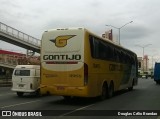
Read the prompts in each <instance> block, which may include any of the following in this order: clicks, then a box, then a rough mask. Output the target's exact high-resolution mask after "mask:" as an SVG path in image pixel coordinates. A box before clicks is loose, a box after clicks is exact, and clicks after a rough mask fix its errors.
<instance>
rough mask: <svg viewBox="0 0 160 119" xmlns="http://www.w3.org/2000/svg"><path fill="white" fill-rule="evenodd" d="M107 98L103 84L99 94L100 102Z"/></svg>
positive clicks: (105, 85)
mask: <svg viewBox="0 0 160 119" xmlns="http://www.w3.org/2000/svg"><path fill="white" fill-rule="evenodd" d="M106 97H107V84H105V83H104V84H103V86H102V92H101V96H100V100H105V99H106Z"/></svg>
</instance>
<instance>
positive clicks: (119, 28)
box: [106, 21, 133, 45]
mask: <svg viewBox="0 0 160 119" xmlns="http://www.w3.org/2000/svg"><path fill="white" fill-rule="evenodd" d="M132 22H133V21H130V22H128V23H126V24H124V25H123V26H121V27H115V26H112V25H106V26H110V27H113V28H116V29H118V32H119V38H118V40H119V45H120V31H121V28H123V27H124V26H126V25H127V24H130V23H132Z"/></svg>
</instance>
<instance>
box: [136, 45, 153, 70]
mask: <svg viewBox="0 0 160 119" xmlns="http://www.w3.org/2000/svg"><path fill="white" fill-rule="evenodd" d="M149 45H152V44H147V45H142V46H141V45H136V46H138V47H141V48H143V72H144V48H145V47H148V46H149Z"/></svg>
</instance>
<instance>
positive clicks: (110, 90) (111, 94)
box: [107, 82, 114, 98]
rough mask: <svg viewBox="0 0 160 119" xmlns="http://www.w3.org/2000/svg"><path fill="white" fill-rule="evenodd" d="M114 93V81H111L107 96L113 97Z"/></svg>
mask: <svg viewBox="0 0 160 119" xmlns="http://www.w3.org/2000/svg"><path fill="white" fill-rule="evenodd" d="M113 93H114V84H113V82H111V83H110V85H109V87H108V90H107V98H111V97H113Z"/></svg>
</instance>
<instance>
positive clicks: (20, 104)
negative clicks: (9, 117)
mask: <svg viewBox="0 0 160 119" xmlns="http://www.w3.org/2000/svg"><path fill="white" fill-rule="evenodd" d="M39 101H41V100H34V101H30V102H24V103H18V104H13V105H7V106H3V107H0V108H1V109H4V108H8V107H15V106H19V105H25V104H29V103H35V102H39Z"/></svg>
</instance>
